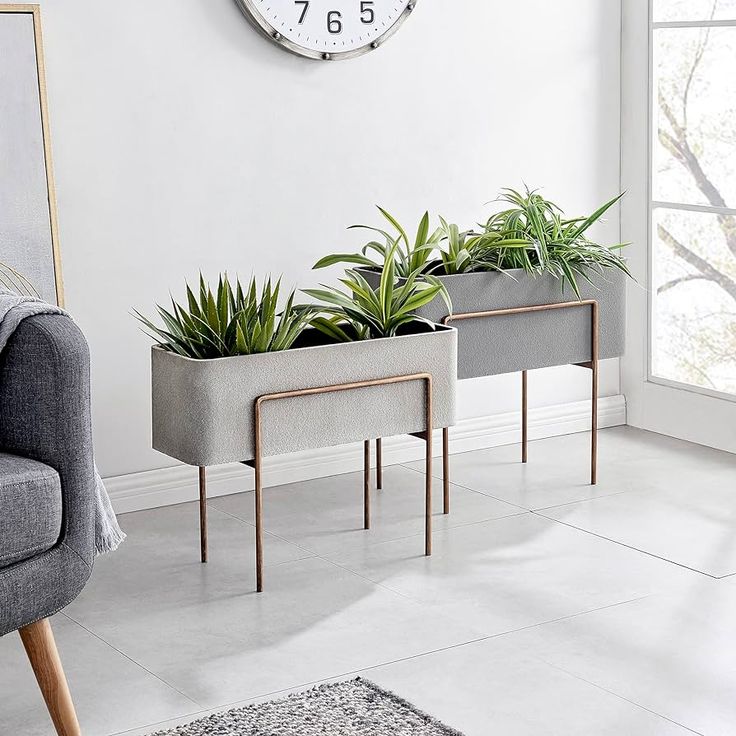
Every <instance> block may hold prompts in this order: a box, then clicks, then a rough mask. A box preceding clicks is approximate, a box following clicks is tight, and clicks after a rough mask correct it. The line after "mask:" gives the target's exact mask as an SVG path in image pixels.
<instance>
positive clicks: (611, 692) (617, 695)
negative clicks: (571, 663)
mask: <svg viewBox="0 0 736 736" xmlns="http://www.w3.org/2000/svg"><path fill="white" fill-rule="evenodd" d="M537 659H539V661H540V662H544V663H545V664H546V665H548V666H549V667H552V669H555V670H557V671H558V672H563V673H565V674H566V675H569V676H570V677H573V678H575V679H576V680H579V681H580V682H584V683H586V684H588V685H591V686H592V687H594V688H596V689H598V690H600V691H602V692H604V693H608V695H612V696H613V697H614V698H618V699H619V700H623V701H624V702H626V703H630V704H631V705H634V706H636V707H637V708H641V710H643V711H645V712H646V713H651V714H652V715H654V716H657V717H658V718H662V719H663V720H665V721H667V722H668V723H672V724H673V725H675V726H679V727H680V728H684V729H685V730H686V731H689V732H690V733H694V734H697V736H705V734H703V733H701V732H700V731H696V730H695V729H693V728H690V727H689V726H686V725H685V724H684V723H680V722H679V721H675V720H673V719H672V718H669V717H668V716H666V715H664V714H663V713H658V712H657V711H656V710H652V709H651V708H647V707H646V706H645V705H642V704H641V703H637V702H636V701H635V700H631V699H630V698H627V697H625V696H624V695H621V694H620V693H617V692H616V691H615V690H609V689H608V688H607V687H603V685H600V684H598V683H597V682H593V681H592V680H588V679H587V678H586V677H582V676H581V675H578V674H576V673H575V672H571V671H570V670H568V669H566V668H565V667H562V666H560V665H558V664H555V663H553V662H549V661H548V660H547V659H543V658H542V657H537Z"/></svg>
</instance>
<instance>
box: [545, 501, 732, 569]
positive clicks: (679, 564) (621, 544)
mask: <svg viewBox="0 0 736 736" xmlns="http://www.w3.org/2000/svg"><path fill="white" fill-rule="evenodd" d="M531 513H532V514H534V516H538V517H540V518H541V519H547V521H555V522H557V523H558V524H562V525H563V526H566V527H568V528H569V529H575V530H576V531H579V532H582V533H583V534H588V535H590V536H591V537H597V538H598V539H603V540H604V541H606V542H611V544H616V545H618V546H619V547H624V548H625V549H630V550H631V551H632V552H638V553H639V554H642V555H646V556H647V557H651V558H652V559H655V560H660V562H666V563H667V564H668V565H674V566H675V567H679V568H681V569H682V570H687V571H688V572H694V573H695V574H696V575H702V576H703V577H706V578H709V579H710V580H721V579H722V578H720V577H718V576H717V575H711V574H710V573H707V572H703V571H702V570H696V569H695V568H694V567H688V565H685V564H683V563H682V562H675V561H674V560H668V559H667V558H666V557H661V556H660V555H655V554H654V552H647V551H646V550H645V549H639V548H638V547H634V546H632V545H630V544H626V543H625V542H619V541H618V540H616V539H611V538H610V537H606V536H604V535H603V534H596V533H595V532H591V531H590V530H588V529H583V528H582V527H579V526H575V525H574V524H570V523H568V522H566V521H562V520H561V519H555V518H553V517H551V516H545V515H544V514H541V513H538V512H536V511H532V512H531ZM734 574H736V573H734Z"/></svg>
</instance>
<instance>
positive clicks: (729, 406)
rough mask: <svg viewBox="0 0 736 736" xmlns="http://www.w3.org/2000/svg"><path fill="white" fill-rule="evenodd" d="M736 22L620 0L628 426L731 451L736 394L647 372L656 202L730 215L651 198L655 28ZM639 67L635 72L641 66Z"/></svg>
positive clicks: (638, 0) (624, 364)
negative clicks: (666, 16) (667, 17)
mask: <svg viewBox="0 0 736 736" xmlns="http://www.w3.org/2000/svg"><path fill="white" fill-rule="evenodd" d="M698 27H701V28H707V27H736V21H732V20H726V21H721V20H714V21H694V22H691V21H674V22H657V23H655V22H654V20H653V0H647V2H642V0H622V43H621V79H622V97H621V131H622V144H621V146H622V147H621V184H622V189H624V190H626V191H627V192H628V193H627V196H626V197H625V198H624V200H623V202H622V207H621V228H622V240H623V241H625V242H631V243H632V244H633V245H632V246H631V248H630V249H629V252H628V254H627V255H628V257H629V260H630V267H631V269H632V272H633V274H634V276H635V277H636V279H637V283H636V284H630V285H629V290H628V306H627V333H628V345H627V354H626V357H625V358H624V359H623V361H622V385H623V389H624V392H625V394H626V397H627V407H628V421H629V424H632V425H634V426H638V427H642V428H644V429H649V430H652V431H655V432H660V433H662V434H669V435H672V436H675V437H680V438H682V439H688V440H691V441H694V442H699V443H701V444H706V445H710V446H712V447H718V448H721V449H724V450H728V451H730V452H736V397H734V396H733V395H731V394H727V393H722V392H719V391H713V390H710V389H707V388H701V387H698V386H692V385H690V384H685V383H680V382H678V381H673V380H671V379H667V378H663V377H661V376H656V375H654V374H653V372H652V369H651V368H652V360H651V357H652V347H653V345H652V338H653V321H652V320H653V298H654V290H653V280H652V276H653V267H652V266H653V259H654V248H653V237H652V224H653V217H654V214H655V212H656V210H657V209H661V208H667V209H675V210H686V211H696V212H704V213H708V214H710V213H713V214H718V213H719V212H721V213H724V214H734V215H736V210H730V209H726V210H719V209H718V208H714V207H708V206H701V205H686V204H681V203H670V202H660V201H655V200H654V199H653V197H652V195H653V163H654V161H653V157H654V145H653V141H654V137H653V135H654V130H653V124H654V119H655V118H654V94H653V92H654V43H653V41H654V31H655V30H656V29H659V28H698ZM644 71H645V73H642V72H644Z"/></svg>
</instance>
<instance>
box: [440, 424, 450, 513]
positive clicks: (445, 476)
mask: <svg viewBox="0 0 736 736" xmlns="http://www.w3.org/2000/svg"><path fill="white" fill-rule="evenodd" d="M442 497H443V511H444V513H445V514H449V513H450V430H449V428H448V427H445V428H444V429H443V430H442Z"/></svg>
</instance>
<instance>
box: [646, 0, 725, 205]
mask: <svg viewBox="0 0 736 736" xmlns="http://www.w3.org/2000/svg"><path fill="white" fill-rule="evenodd" d="M734 2H735V3H736V0H734ZM654 73H655V79H654V93H655V95H656V97H655V99H654V126H655V129H654V138H655V140H654V171H653V177H654V182H653V192H654V198H655V199H657V200H661V201H667V202H678V203H684V204H702V205H711V206H716V207H723V206H726V207H731V208H736V175H734V172H736V125H735V124H734V121H735V120H736V27H735V28H732V27H726V28H710V29H705V28H666V29H659V30H657V31H655V34H654Z"/></svg>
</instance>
